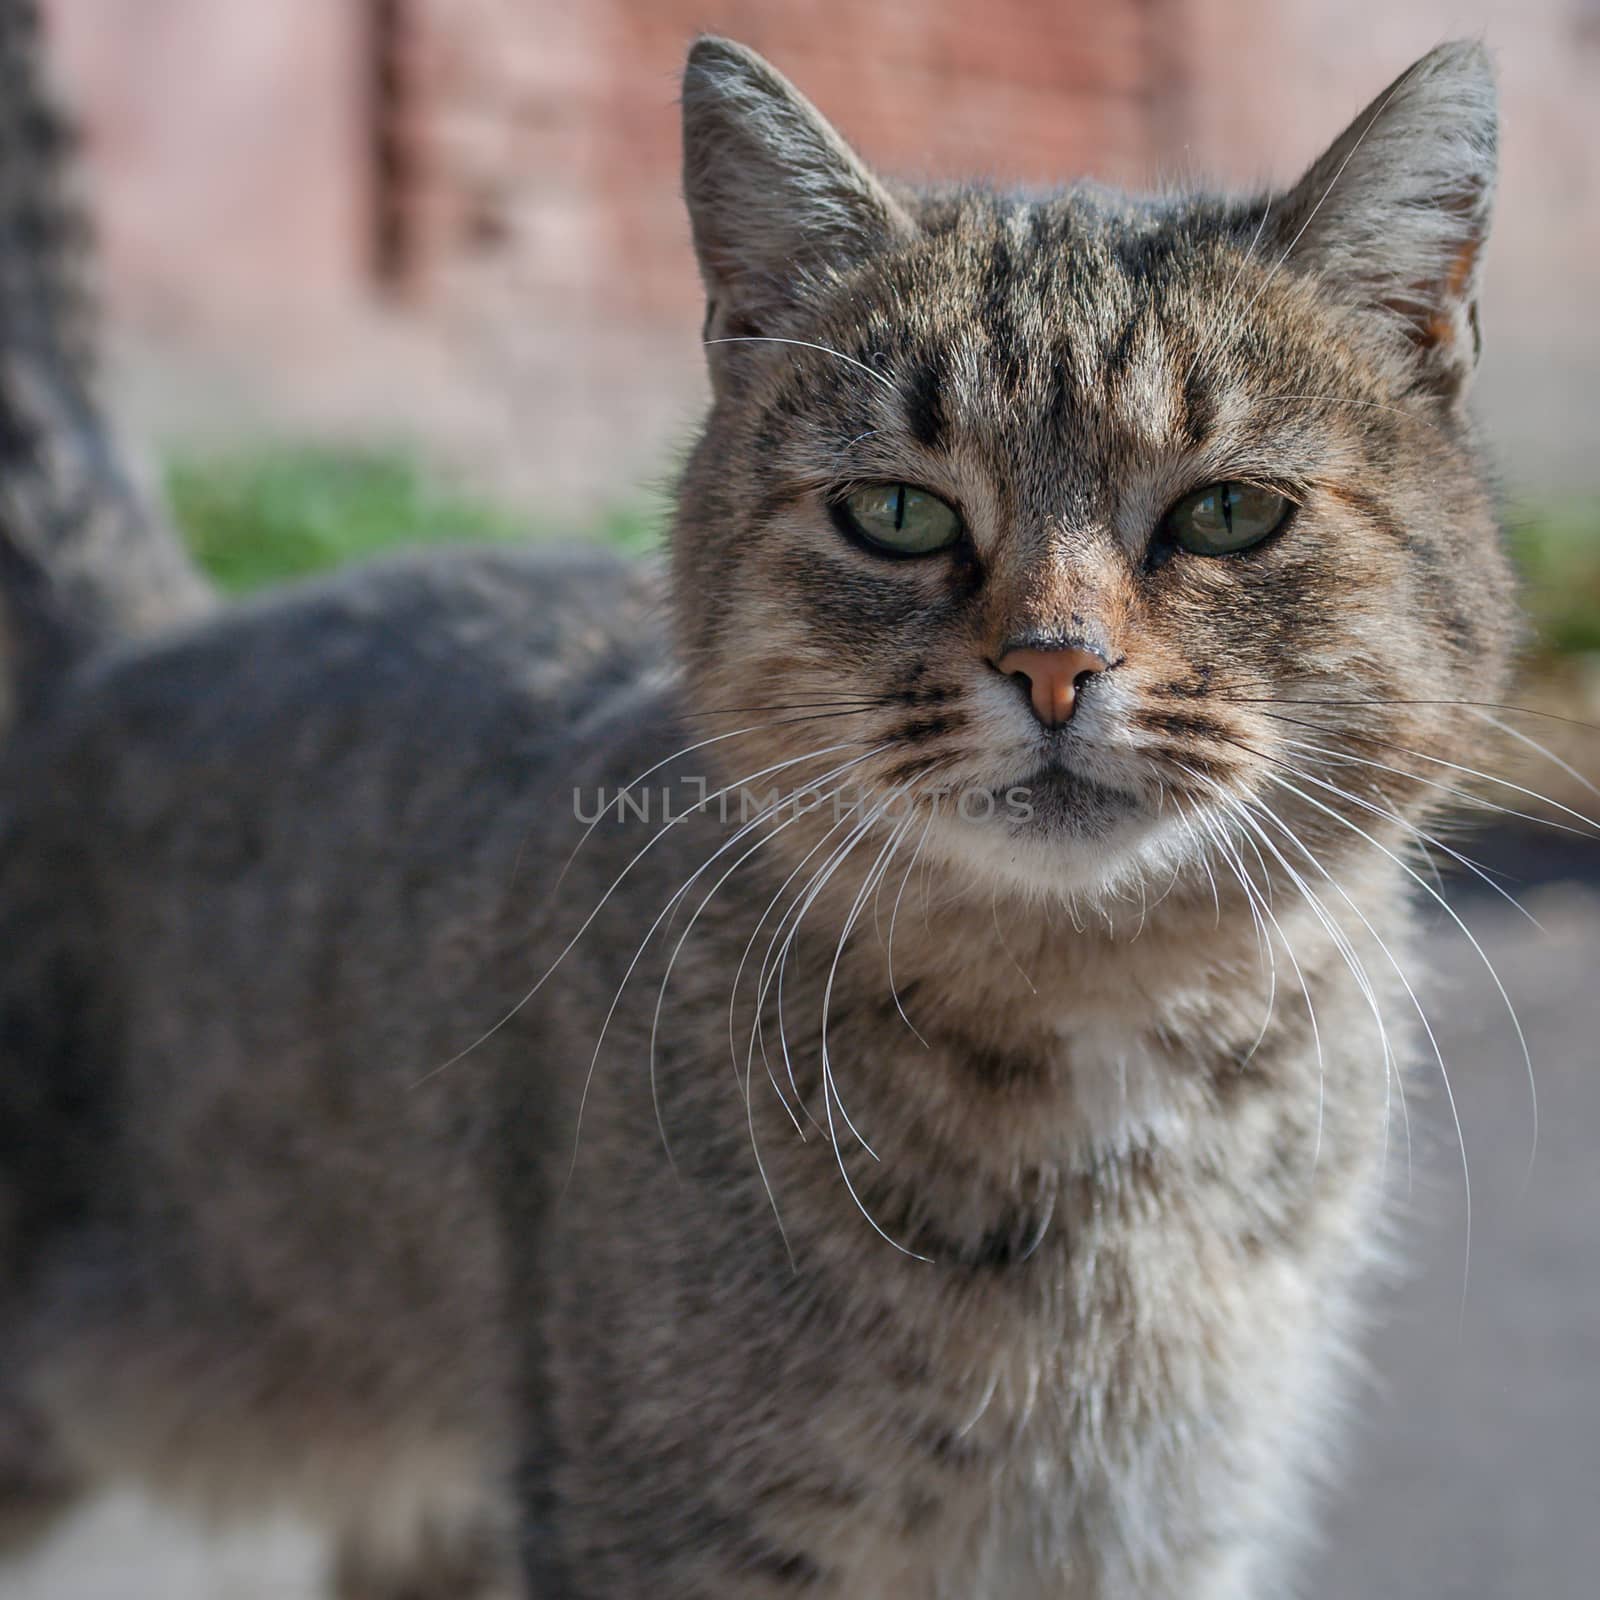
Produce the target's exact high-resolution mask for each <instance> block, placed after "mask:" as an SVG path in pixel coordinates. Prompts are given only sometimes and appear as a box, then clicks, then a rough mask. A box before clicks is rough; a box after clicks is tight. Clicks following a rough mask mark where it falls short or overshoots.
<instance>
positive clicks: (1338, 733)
mask: <svg viewBox="0 0 1600 1600" xmlns="http://www.w3.org/2000/svg"><path fill="white" fill-rule="evenodd" d="M1262 715H1263V716H1266V717H1270V718H1271V719H1272V720H1273V721H1274V722H1282V723H1286V724H1288V725H1289V726H1290V727H1295V728H1305V729H1309V730H1310V731H1311V732H1313V733H1320V734H1324V735H1332V736H1333V737H1335V738H1344V739H1354V740H1357V741H1359V742H1360V743H1362V744H1371V745H1377V746H1378V747H1379V748H1380V749H1385V750H1395V751H1398V752H1399V753H1400V754H1401V755H1405V756H1411V757H1413V758H1415V759H1416V760H1418V761H1427V762H1431V763H1432V764H1433V765H1435V766H1439V767H1447V768H1449V769H1450V770H1451V771H1453V772H1459V773H1461V774H1462V775H1463V776H1465V777H1469V778H1478V779H1480V780H1481V781H1483V782H1484V783H1493V784H1498V785H1500V786H1501V787H1502V788H1506V789H1512V790H1515V791H1516V792H1517V793H1518V794H1525V795H1527V796H1528V798H1529V799H1530V800H1537V801H1538V802H1539V803H1540V804H1541V805H1547V806H1553V807H1554V808H1555V809H1556V810H1557V811H1561V812H1565V813H1566V815H1568V816H1570V817H1572V818H1573V819H1574V820H1575V821H1578V822H1581V823H1583V824H1584V826H1583V827H1582V828H1573V827H1570V826H1568V825H1567V824H1566V823H1563V822H1557V821H1555V820H1554V818H1551V817H1540V816H1537V815H1535V814H1533V813H1531V812H1527V811H1518V810H1516V809H1515V808H1514V807H1511V806H1503V805H1501V804H1499V802H1498V801H1494V800H1490V799H1487V798H1486V797H1484V796H1482V795H1475V794H1472V793H1470V792H1469V791H1467V790H1465V789H1461V788H1457V787H1454V786H1452V785H1450V784H1446V783H1440V782H1438V781H1436V780H1434V779H1432V778H1424V777H1422V776H1421V775H1420V774H1419V773H1415V772H1402V771H1401V770H1400V769H1399V768H1398V767H1384V768H1383V770H1384V771H1386V772H1390V773H1393V774H1394V775H1395V776H1396V777H1401V778H1406V779H1408V780H1409V781H1411V782H1412V783H1420V784H1422V785H1423V786H1424V787H1426V788H1430V789H1439V790H1441V791H1442V792H1443V793H1445V794H1448V795H1451V796H1452V797H1454V798H1455V799H1457V800H1460V801H1461V802H1462V803H1463V804H1466V805H1472V806H1479V807H1482V808H1485V809H1487V810H1491V811H1494V812H1495V813H1496V814H1497V815H1501V816H1508V817H1517V818H1519V819H1521V820H1522V821H1524V822H1533V823H1538V824H1540V825H1541V826H1543V827H1547V828H1555V829H1557V830H1559V831H1560V832H1562V833H1574V834H1578V835H1579V836H1580V837H1582V838H1586V839H1588V838H1593V837H1594V836H1595V834H1596V833H1600V822H1596V821H1595V819H1594V818H1593V817H1588V816H1585V815H1584V814H1583V812H1581V811H1574V810H1573V809H1572V807H1571V806H1565V805H1562V804H1561V802H1560V801H1559V800H1553V799H1551V798H1550V796H1549V795H1545V794H1540V793H1539V791H1538V790H1537V789H1527V788H1524V787H1523V786H1522V785H1521V784H1518V783H1513V782H1511V780H1510V779H1509V778H1496V777H1494V776H1493V775H1492V774H1490V773H1487V772H1479V771H1478V769H1477V768H1476V767H1464V766H1460V765H1458V764H1457V763H1456V762H1453V761H1446V760H1445V759H1444V758H1443V757H1442V756H1432V755H1429V754H1428V753H1427V752H1426V751H1425V750H1413V749H1412V748H1411V747H1410V746H1409V745H1403V744H1397V743H1396V742H1395V741H1394V740H1393V739H1383V738H1380V737H1379V736H1378V735H1377V734H1373V733H1358V732H1356V731H1355V730H1353V729H1348V728H1330V727H1329V726H1328V725H1327V724H1326V723H1323V722H1307V721H1306V720H1305V719H1304V718H1302V717H1286V716H1283V715H1282V714H1281V713H1280V712H1275V711H1266V712H1263V713H1262ZM1339 754H1341V755H1345V754H1347V752H1344V751H1340V752H1339ZM1349 759H1351V760H1360V759H1361V758H1360V757H1356V756H1350V757H1349Z"/></svg>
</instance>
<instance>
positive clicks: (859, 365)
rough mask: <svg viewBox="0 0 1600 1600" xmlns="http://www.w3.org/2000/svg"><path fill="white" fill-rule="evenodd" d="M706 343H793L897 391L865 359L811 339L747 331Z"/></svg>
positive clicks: (703, 341)
mask: <svg viewBox="0 0 1600 1600" xmlns="http://www.w3.org/2000/svg"><path fill="white" fill-rule="evenodd" d="M700 342H701V343H702V344H704V345H713V344H792V345H794V346H795V347H796V348H797V349H800V350H817V351H820V352H821V353H822V354H823V355H825V356H834V357H836V358H837V359H838V360H840V361H842V362H844V363H845V365H846V366H850V367H855V368H856V369H857V371H860V372H864V373H866V375H867V376H868V377H869V378H871V379H872V381H873V382H874V383H877V384H881V385H882V386H883V387H884V388H885V389H887V390H888V391H889V393H890V394H894V393H895V392H896V390H895V386H894V385H893V384H892V383H891V382H890V381H889V380H888V379H887V378H886V377H884V375H883V374H882V373H881V372H878V371H877V370H876V369H874V368H872V367H869V366H868V365H867V364H866V362H865V361H857V360H856V358H855V357H854V356H847V355H846V354H845V353H844V351H843V350H835V349H834V348H833V347H832V346H831V345H826V344H813V343H812V341H811V340H809V339H778V338H774V337H772V336H771V335H768V334H758V333H747V334H727V335H724V336H723V337H722V338H720V339H702V340H701V341H700Z"/></svg>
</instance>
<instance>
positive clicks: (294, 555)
mask: <svg viewBox="0 0 1600 1600" xmlns="http://www.w3.org/2000/svg"><path fill="white" fill-rule="evenodd" d="M167 489H168V492H169V494H170V496H171V499H172V504H173V509H174V511H175V512H176V514H177V517H178V521H179V523H180V524H181V525H182V527H183V528H184V529H185V531H186V532H187V534H188V537H189V540H190V542H191V544H192V545H193V548H194V550H195V553H196V555H197V557H198V558H199V560H200V562H201V564H202V565H203V566H204V567H205V568H206V570H207V571H209V572H210V573H211V574H212V575H213V576H214V577H215V578H216V579H217V581H218V582H219V583H221V584H222V585H223V586H224V587H225V588H227V589H230V590H235V591H238V590H245V589H253V588H258V587H260V586H261V585H262V584H266V583H275V582H278V581H280V580H282V579H285V578H293V577H301V576H304V575H306V574H309V573H314V572H322V571H326V570H327V569H328V568H330V567H335V566H339V565H341V564H342V563H343V562H346V561H352V560H357V559H359V558H362V557H366V556H372V555H377V554H378V553H379V552H381V551H384V550H389V549H393V548H395V547H397V546H401V545H415V544H438V543H446V542H452V541H455V542H461V541H470V542H482V541H486V540H489V541H492V540H502V539H539V538H555V537H566V538H588V539H596V540H599V541H601V542H603V543H606V544H610V545H613V546H615V547H617V548H619V549H623V550H629V551H637V550H644V549H648V548H650V547H651V546H652V545H653V544H654V543H655V542H656V541H657V539H658V538H659V530H660V527H661V526H662V523H663V520H664V518H663V512H662V508H661V507H660V506H659V505H654V506H653V505H649V504H647V503H645V502H644V501H642V500H641V501H638V502H635V503H633V504H627V505H620V506H617V507H615V508H614V509H612V510H609V511H607V512H604V513H602V514H601V515H599V516H597V517H595V518H593V519H592V520H591V521H590V522H589V523H588V524H586V525H581V526H568V527H562V528H557V527H551V526H546V525H541V524H540V523H539V522H538V521H537V519H534V518H531V517H528V516H526V515H521V514H519V513H516V512H514V511H512V510H510V509H509V508H507V507H505V506H498V505H495V504H493V503H492V502H491V501H489V500H487V499H482V498H478V497H476V496H473V495H470V494H466V493H464V492H462V491H461V490H459V489H456V488H452V487H449V486H447V485H446V484H445V483H443V482H442V481H441V480H440V479H438V478H436V477H434V476H433V475H431V474H429V473H428V472H427V471H426V470H425V469H424V468H423V467H422V466H420V465H419V464H418V463H417V462H416V461H415V460H414V459H412V458H411V457H409V456H407V455H405V454H403V453H400V452H398V451H355V452H352V451H335V450H328V449H320V448H314V447H308V448H282V447H278V448H267V449H259V450H253V451H248V452H244V453H241V454H237V455H233V456H225V457H220V458H217V457H179V458H178V459H177V460H175V461H174V462H173V463H172V465H171V467H170V468H169V470H168V473H167ZM1510 532H1511V548H1512V552H1513V554H1514V555H1515V557H1516V560H1517V565H1518V567H1519V568H1520V569H1521V571H1522V574H1523V578H1524V581H1525V585H1526V591H1525V592H1526V597H1527V601H1528V605H1529V609H1530V610H1531V611H1532V613H1533V618H1534V624H1535V627H1536V629H1537V633H1538V637H1539V640H1540V642H1541V644H1542V646H1543V648H1544V649H1545V651H1546V652H1548V653H1550V654H1554V655H1567V654H1576V653H1587V652H1600V498H1588V499H1574V500H1568V501H1566V502H1563V503H1555V504H1552V505H1549V506H1542V507H1532V508H1530V507H1523V508H1521V509H1520V510H1519V511H1517V512H1516V513H1515V514H1514V515H1513V516H1512V518H1511V529H1510Z"/></svg>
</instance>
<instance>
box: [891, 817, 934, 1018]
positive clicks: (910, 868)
mask: <svg viewBox="0 0 1600 1600" xmlns="http://www.w3.org/2000/svg"><path fill="white" fill-rule="evenodd" d="M934 814H935V812H934V807H933V806H932V805H930V806H929V807H928V820H927V821H926V822H925V823H923V825H922V835H921V837H920V838H919V839H918V840H917V847H916V849H915V850H913V851H912V852H911V860H910V862H909V864H908V865H907V867H906V871H905V876H904V877H903V878H901V880H900V887H899V889H898V890H896V891H895V897H894V907H893V909H892V910H891V911H890V912H889V940H888V945H887V954H888V961H889V993H890V994H891V995H893V996H894V1008H895V1010H896V1011H898V1012H899V1013H900V1020H901V1021H902V1022H903V1023H905V1025H906V1026H907V1027H908V1028H909V1029H910V1030H911V1036H912V1037H913V1038H914V1039H915V1040H916V1041H917V1043H918V1044H920V1045H921V1046H922V1048H923V1049H924V1050H928V1049H931V1048H932V1047H931V1046H930V1045H929V1043H928V1041H927V1040H926V1039H924V1038H923V1037H922V1034H921V1032H920V1031H919V1030H918V1028H917V1025H916V1024H915V1023H914V1022H913V1021H912V1020H911V1018H910V1017H908V1016H907V1015H906V1008H905V1006H904V1004H903V1003H902V1002H901V999H900V986H899V985H898V984H897V983H896V982H895V981H894V928H895V924H896V923H897V922H898V921H899V920H900V902H901V901H902V900H903V899H904V898H905V893H906V885H907V884H908V883H910V881H911V874H912V873H913V872H914V871H915V870H916V866H917V857H918V856H920V855H921V854H922V847H923V846H924V845H925V844H926V843H927V842H928V832H929V830H930V829H931V828H932V827H933V819H934Z"/></svg>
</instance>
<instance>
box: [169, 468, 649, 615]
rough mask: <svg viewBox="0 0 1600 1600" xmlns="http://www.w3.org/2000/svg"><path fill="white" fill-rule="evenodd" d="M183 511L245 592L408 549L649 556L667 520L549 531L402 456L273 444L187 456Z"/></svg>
mask: <svg viewBox="0 0 1600 1600" xmlns="http://www.w3.org/2000/svg"><path fill="white" fill-rule="evenodd" d="M166 487H167V494H168V496H169V498H170V500H171V503H172V508H173V513H174V515H175V516H176V517H177V520H178V523H179V526H181V527H182V528H183V530H184V532H185V534H186V536H187V537H188V539H189V543H190V546H191V548H192V549H193V550H194V553H195V556H196V558H197V559H198V560H199V562H200V564H201V565H202V566H203V567H204V568H205V569H206V571H207V572H209V573H210V574H211V575H212V576H213V577H214V578H215V579H216V580H217V582H218V583H220V584H221V585H222V586H223V587H224V588H225V589H228V590H230V591H234V592H241V591H244V590H248V589H255V588H259V587H261V586H262V585H263V584H268V583H277V582H280V581H282V580H283V579H286V578H298V577H304V576H307V575H309V574H311V573H316V572H325V571H327V570H328V569H329V568H331V567H337V566H340V565H342V564H343V563H345V562H347V561H355V560H359V559H362V558H364V557H368V556H374V555H377V554H379V553H380V552H382V551H385V550H392V549H396V548H399V547H401V546H406V545H420V544H448V543H480V544H481V543H484V542H494V541H500V540H518V539H536V538H548V537H554V536H557V535H558V534H559V533H562V532H564V533H565V534H566V536H567V537H580V538H595V539H600V540H603V541H605V542H606V543H609V544H612V545H615V546H618V547H620V548H623V549H627V550H638V549H644V548H648V547H649V545H650V544H652V543H653V542H654V540H655V537H656V531H655V530H656V525H657V521H658V518H657V516H656V514H655V513H654V512H653V511H652V510H651V509H650V508H648V507H646V506H643V505H639V506H622V507H618V508H616V509H615V510H612V511H608V512H606V513H604V514H603V515H601V516H599V517H597V518H595V519H594V520H593V521H592V522H591V523H590V524H588V525H587V526H579V527H575V528H569V529H565V530H559V529H554V528H548V527H542V526H540V525H539V524H538V523H537V522H536V521H535V520H534V519H532V518H530V517H528V516H526V515H522V514H519V513H517V512H514V511H512V510H510V509H509V508H507V507H505V506H498V505H495V504H493V503H491V502H490V501H488V500H486V499H480V498H478V497H476V496H473V495H470V494H467V493H464V492H462V491H461V490H459V489H456V488H452V487H450V486H448V485H447V484H445V483H444V482H443V481H442V480H441V479H439V478H437V477H435V476H434V475H432V474H430V473H429V472H427V471H426V470H425V469H424V468H423V467H422V466H420V465H419V464H418V463H417V462H416V461H415V460H413V459H412V458H410V457H409V456H407V455H405V454H403V453H401V452H398V451H381V450H373V451H348V450H345V451H337V450H329V449H322V448H316V447H304V448H271V449H262V450H253V451H247V452H242V453H239V454H235V455H229V456H222V457H198V456H196V457H189V456H179V457H177V458H176V459H175V460H173V461H172V462H171V463H170V464H169V466H168V469H167V473H166Z"/></svg>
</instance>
